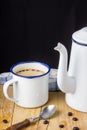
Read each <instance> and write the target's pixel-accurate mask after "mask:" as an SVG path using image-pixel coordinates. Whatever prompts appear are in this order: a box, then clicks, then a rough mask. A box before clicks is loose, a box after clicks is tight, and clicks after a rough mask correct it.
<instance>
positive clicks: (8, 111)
mask: <svg viewBox="0 0 87 130" xmlns="http://www.w3.org/2000/svg"><path fill="white" fill-rule="evenodd" d="M0 88H1V87H0ZM1 94H2V95H3V90H2V88H1ZM8 94H10V96H11V95H12V89H11V88H10V89H9V90H8ZM2 99H3V106H2V110H1V111H2V116H1V122H0V130H5V129H6V128H7V127H8V126H10V125H11V123H12V116H13V111H14V103H13V102H10V101H9V100H7V99H6V98H5V97H4V95H3V98H2ZM4 119H5V120H7V121H8V123H4V122H3V120H4Z"/></svg>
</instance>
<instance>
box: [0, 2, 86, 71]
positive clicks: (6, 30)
mask: <svg viewBox="0 0 87 130" xmlns="http://www.w3.org/2000/svg"><path fill="white" fill-rule="evenodd" d="M0 6H1V7H0V9H1V11H0V12H1V18H0V21H1V24H0V37H1V38H0V57H1V58H0V73H1V72H5V71H9V68H10V66H11V65H12V64H14V63H16V62H19V61H26V60H37V61H42V62H45V63H47V64H49V65H50V67H52V68H57V66H58V61H59V54H58V53H57V52H56V51H54V49H53V48H54V47H55V46H56V45H57V43H58V42H62V43H63V44H64V45H65V46H66V48H67V50H68V55H70V49H71V43H72V41H71V37H72V33H73V32H75V31H76V30H78V29H80V28H82V27H84V26H87V4H86V0H57V1H55V0H53V1H51V0H50V1H49V0H47V1H41V0H40V1H36V0H35V1H34V0H2V1H1V4H0Z"/></svg>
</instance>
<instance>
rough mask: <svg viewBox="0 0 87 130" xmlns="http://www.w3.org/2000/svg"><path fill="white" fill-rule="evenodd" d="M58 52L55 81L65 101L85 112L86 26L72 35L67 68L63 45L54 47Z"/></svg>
mask: <svg viewBox="0 0 87 130" xmlns="http://www.w3.org/2000/svg"><path fill="white" fill-rule="evenodd" d="M54 49H55V50H57V51H59V53H60V61H59V67H58V74H57V83H58V86H59V88H60V90H61V91H63V92H64V93H66V94H65V100H66V103H67V104H68V105H69V106H70V107H72V108H73V109H76V110H78V111H82V112H87V27H84V28H82V29H80V30H78V31H76V32H74V33H73V35H72V47H71V55H70V63H69V69H68V71H67V59H68V54H67V50H66V48H65V46H64V45H62V44H61V43H58V45H57V46H56V47H55V48H54Z"/></svg>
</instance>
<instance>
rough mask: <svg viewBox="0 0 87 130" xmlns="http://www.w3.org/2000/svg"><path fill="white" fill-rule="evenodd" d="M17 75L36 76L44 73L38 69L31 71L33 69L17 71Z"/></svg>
mask: <svg viewBox="0 0 87 130" xmlns="http://www.w3.org/2000/svg"><path fill="white" fill-rule="evenodd" d="M16 73H17V74H18V75H22V76H37V75H42V74H44V73H45V72H44V71H42V70H39V69H33V68H26V69H23V70H19V71H17V72H16Z"/></svg>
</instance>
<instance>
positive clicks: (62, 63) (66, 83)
mask: <svg viewBox="0 0 87 130" xmlns="http://www.w3.org/2000/svg"><path fill="white" fill-rule="evenodd" d="M54 50H57V51H59V53H60V60H59V66H58V72H57V83H58V87H59V88H60V90H62V91H63V92H65V93H73V92H74V91H75V79H74V78H73V77H70V76H68V72H67V59H68V54H67V50H66V48H65V46H64V45H63V44H61V43H58V44H57V46H56V47H55V48H54Z"/></svg>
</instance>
